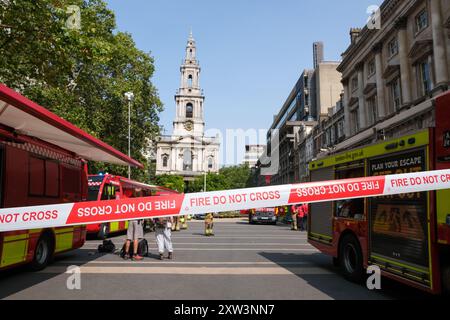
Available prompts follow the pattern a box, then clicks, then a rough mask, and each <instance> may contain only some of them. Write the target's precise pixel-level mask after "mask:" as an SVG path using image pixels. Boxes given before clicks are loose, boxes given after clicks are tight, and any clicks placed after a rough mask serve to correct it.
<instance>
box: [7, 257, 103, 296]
mask: <svg viewBox="0 0 450 320" xmlns="http://www.w3.org/2000/svg"><path fill="white" fill-rule="evenodd" d="M94 252H96V250H90V249H77V250H74V251H71V252H69V253H65V254H62V255H60V256H57V257H55V259H54V261H53V262H52V263H51V264H50V265H49V266H48V267H51V266H53V265H55V264H59V263H64V261H65V260H69V261H70V259H71V258H74V257H76V260H80V257H82V261H83V263H82V264H79V265H80V266H81V265H83V264H86V263H89V262H91V261H94V260H96V259H98V258H101V257H103V256H104V255H105V254H103V253H98V252H96V253H95V254H93V253H94ZM59 266H61V265H59ZM67 267H69V264H67ZM64 273H65V271H61V272H48V273H47V272H45V269H44V271H43V272H34V271H30V269H29V267H28V266H26V265H25V266H20V267H16V268H13V269H10V270H4V271H1V272H0V299H4V298H6V297H8V296H10V295H12V294H15V293H17V292H20V291H22V290H25V289H27V288H30V287H32V286H35V285H37V284H40V283H42V282H45V281H47V280H49V279H52V278H55V277H57V276H60V275H62V274H64ZM42 298H45V297H42Z"/></svg>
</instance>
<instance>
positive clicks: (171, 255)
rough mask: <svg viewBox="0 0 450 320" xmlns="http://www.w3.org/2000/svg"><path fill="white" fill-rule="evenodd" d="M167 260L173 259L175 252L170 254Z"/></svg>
mask: <svg viewBox="0 0 450 320" xmlns="http://www.w3.org/2000/svg"><path fill="white" fill-rule="evenodd" d="M167 259H169V260H172V259H173V252H169V256H168V257H167Z"/></svg>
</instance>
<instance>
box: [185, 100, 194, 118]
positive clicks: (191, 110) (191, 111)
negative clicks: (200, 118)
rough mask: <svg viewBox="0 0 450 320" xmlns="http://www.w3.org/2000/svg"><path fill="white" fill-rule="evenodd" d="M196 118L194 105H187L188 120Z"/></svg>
mask: <svg viewBox="0 0 450 320" xmlns="http://www.w3.org/2000/svg"><path fill="white" fill-rule="evenodd" d="M193 117H194V107H193V106H192V103H188V104H187V105H186V118H193Z"/></svg>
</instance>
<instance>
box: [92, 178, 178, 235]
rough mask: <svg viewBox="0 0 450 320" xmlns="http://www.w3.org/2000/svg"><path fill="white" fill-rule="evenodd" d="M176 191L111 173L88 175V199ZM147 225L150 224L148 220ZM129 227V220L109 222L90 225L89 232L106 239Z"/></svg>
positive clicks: (165, 193) (142, 195)
mask: <svg viewBox="0 0 450 320" xmlns="http://www.w3.org/2000/svg"><path fill="white" fill-rule="evenodd" d="M175 193H177V192H176V191H173V190H170V189H167V188H163V187H157V186H153V185H148V184H144V183H141V182H137V181H134V180H130V179H127V178H124V177H120V176H115V175H111V174H99V175H89V177H88V201H96V200H111V199H124V198H136V197H149V196H165V195H170V194H175ZM146 225H148V221H147V223H146V224H145V226H146ZM127 228H128V221H120V222H108V223H102V224H91V225H88V226H87V232H88V233H89V234H95V235H97V237H98V238H100V239H105V238H107V237H108V235H109V234H112V233H118V232H122V231H125V230H127Z"/></svg>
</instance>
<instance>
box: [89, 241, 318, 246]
mask: <svg viewBox="0 0 450 320" xmlns="http://www.w3.org/2000/svg"><path fill="white" fill-rule="evenodd" d="M89 245H90V243H88V244H87V245H85V246H89ZM94 245H95V244H94ZM173 245H174V246H178V245H202V246H291V247H295V246H301V247H311V245H310V244H307V243H299V244H297V243H248V242H247V243H236V242H235V243H220V242H178V243H177V242H175V243H173Z"/></svg>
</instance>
